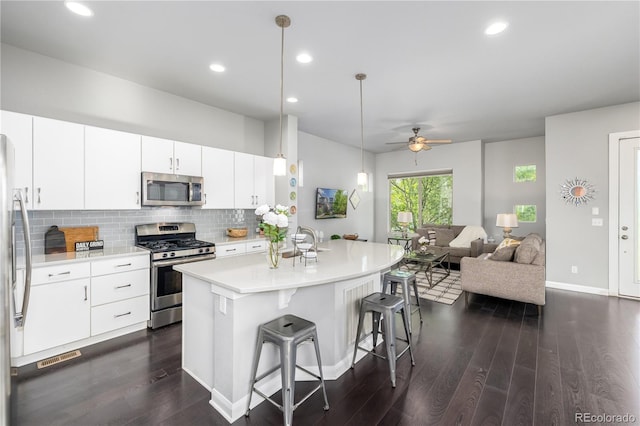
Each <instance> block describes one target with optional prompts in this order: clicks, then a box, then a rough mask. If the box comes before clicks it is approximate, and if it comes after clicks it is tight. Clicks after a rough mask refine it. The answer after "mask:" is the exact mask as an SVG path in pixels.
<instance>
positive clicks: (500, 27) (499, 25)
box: [484, 22, 509, 35]
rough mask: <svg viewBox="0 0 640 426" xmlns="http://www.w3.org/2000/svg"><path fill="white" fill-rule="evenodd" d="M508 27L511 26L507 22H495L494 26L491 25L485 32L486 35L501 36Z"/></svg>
mask: <svg viewBox="0 0 640 426" xmlns="http://www.w3.org/2000/svg"><path fill="white" fill-rule="evenodd" d="M508 26H509V24H508V23H506V22H494V23H493V24H491V25H489V26H488V27H487V29H486V30H484V33H485V34H486V35H496V34H500V33H501V32H503V31H504V30H506V29H507V27H508Z"/></svg>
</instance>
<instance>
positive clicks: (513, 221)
mask: <svg viewBox="0 0 640 426" xmlns="http://www.w3.org/2000/svg"><path fill="white" fill-rule="evenodd" d="M496 226H499V227H501V228H503V229H502V230H503V237H504V238H511V228H517V227H518V217H517V216H516V214H515V213H498V217H497V218H496Z"/></svg>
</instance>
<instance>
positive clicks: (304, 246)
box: [296, 243, 313, 250]
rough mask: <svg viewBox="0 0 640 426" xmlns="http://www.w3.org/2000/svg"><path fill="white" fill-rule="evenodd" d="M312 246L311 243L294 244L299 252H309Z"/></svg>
mask: <svg viewBox="0 0 640 426" xmlns="http://www.w3.org/2000/svg"><path fill="white" fill-rule="evenodd" d="M312 245H313V244H311V243H300V244H296V246H297V247H298V248H299V249H300V250H309V249H310V248H311V246H312Z"/></svg>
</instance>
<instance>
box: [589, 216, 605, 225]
mask: <svg viewBox="0 0 640 426" xmlns="http://www.w3.org/2000/svg"><path fill="white" fill-rule="evenodd" d="M591 226H604V220H603V219H601V218H599V217H594V218H592V219H591Z"/></svg>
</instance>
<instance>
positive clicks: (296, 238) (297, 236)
mask: <svg viewBox="0 0 640 426" xmlns="http://www.w3.org/2000/svg"><path fill="white" fill-rule="evenodd" d="M306 236H307V234H291V241H304V239H305V237H306Z"/></svg>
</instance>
